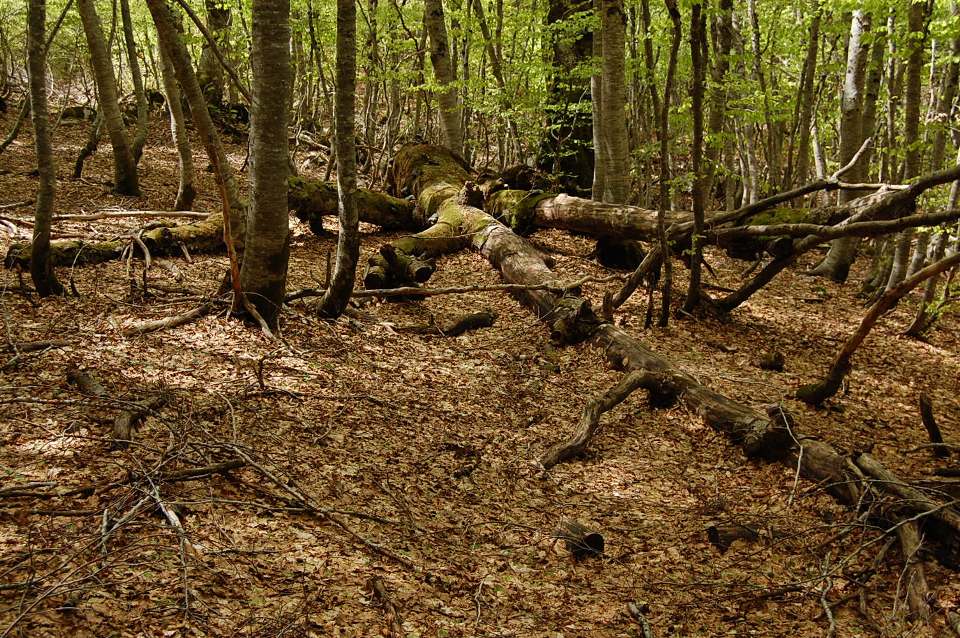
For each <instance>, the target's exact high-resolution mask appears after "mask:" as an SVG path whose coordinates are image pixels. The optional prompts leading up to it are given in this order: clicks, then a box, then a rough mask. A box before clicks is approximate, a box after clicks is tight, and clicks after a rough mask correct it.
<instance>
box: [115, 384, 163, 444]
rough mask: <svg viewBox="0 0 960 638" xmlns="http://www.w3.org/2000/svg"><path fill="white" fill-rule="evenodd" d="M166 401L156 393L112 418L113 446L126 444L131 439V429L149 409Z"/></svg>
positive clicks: (153, 408)
mask: <svg viewBox="0 0 960 638" xmlns="http://www.w3.org/2000/svg"><path fill="white" fill-rule="evenodd" d="M165 401H166V397H164V396H163V395H158V396H155V397H151V398H149V399H146V400H145V401H141V402H139V403H137V404H136V405H135V407H132V408H130V409H127V410H124V411H123V412H121V413H120V414H118V415H117V416H116V418H115V419H114V420H113V438H114V440H115V442H114V444H113V445H114V447H115V448H123V447H126V446H127V443H129V442H130V441H131V440H132V439H133V431H134V429H135V428H136V427H137V426H138V425H139V424H140V422H141V421H143V419H144V418H145V417H146V416H147V415H148V414H150V412H151V411H153V410H155V409H157V408H159V407H160V406H162V405H163V404H164V402H165Z"/></svg>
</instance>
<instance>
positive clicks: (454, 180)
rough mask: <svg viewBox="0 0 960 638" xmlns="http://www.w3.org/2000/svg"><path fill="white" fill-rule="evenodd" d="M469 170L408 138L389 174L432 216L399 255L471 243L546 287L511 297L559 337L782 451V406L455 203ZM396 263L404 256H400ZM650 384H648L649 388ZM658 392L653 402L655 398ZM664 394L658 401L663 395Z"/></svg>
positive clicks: (719, 424) (758, 447)
mask: <svg viewBox="0 0 960 638" xmlns="http://www.w3.org/2000/svg"><path fill="white" fill-rule="evenodd" d="M469 179H470V174H469V173H468V172H467V170H466V169H465V168H464V167H463V165H462V164H461V163H460V162H459V160H458V159H457V158H455V157H454V156H452V155H451V154H450V153H449V151H447V150H445V149H443V148H441V147H436V146H429V145H411V146H406V147H404V148H402V149H401V150H400V151H399V152H398V153H397V155H396V157H395V159H394V165H393V171H392V173H391V176H390V181H391V183H392V184H393V185H394V188H395V189H397V190H395V191H394V194H395V195H404V196H406V195H413V196H414V197H415V198H416V200H417V203H418V206H419V207H420V208H421V209H424V210H425V211H428V212H429V213H430V215H435V216H436V220H437V222H436V223H435V224H434V225H433V226H431V227H430V228H428V229H427V230H425V231H422V232H420V233H417V234H415V235H411V236H409V237H404V238H401V239H399V240H397V241H395V242H392V243H391V249H392V250H393V251H394V252H395V253H396V254H398V255H401V256H403V255H406V256H411V257H413V258H423V257H425V256H429V255H438V254H441V253H444V252H452V251H455V250H459V249H460V248H463V247H466V246H470V247H472V248H473V249H474V250H477V251H478V252H479V253H480V254H481V255H483V256H484V257H485V258H486V259H487V260H488V261H489V262H490V264H491V265H492V266H493V267H494V268H496V269H497V270H499V271H500V273H501V275H502V276H503V278H504V279H505V280H506V281H507V282H508V283H515V284H524V285H531V284H533V285H544V284H546V287H545V289H543V290H539V289H537V290H534V289H528V290H520V291H517V292H516V293H515V294H516V297H517V298H518V299H519V300H520V301H521V302H522V303H524V304H525V305H527V306H528V307H530V308H532V309H533V310H534V311H535V312H536V313H537V314H538V316H540V318H541V319H543V320H544V321H545V322H547V324H548V325H549V327H550V332H551V337H552V339H553V340H554V341H555V342H557V343H562V344H572V343H577V342H581V341H585V340H591V341H592V343H594V344H596V345H598V346H600V347H602V348H603V349H604V350H605V351H606V352H607V355H608V358H609V359H610V360H611V362H612V363H613V364H614V365H615V366H616V367H617V368H620V369H623V370H624V371H626V372H637V373H638V375H639V376H643V375H644V374H648V375H651V376H649V377H648V378H650V379H653V378H657V379H662V380H663V382H662V384H661V386H660V387H659V388H655V390H654V391H653V395H654V396H655V397H657V398H662V400H663V401H666V400H667V398H670V399H672V397H673V396H675V395H676V394H679V396H680V399H681V401H682V402H683V403H684V404H685V405H686V406H687V407H689V408H690V409H691V411H693V412H694V413H696V414H698V415H699V416H700V417H701V418H703V419H704V421H705V422H706V423H707V424H709V425H710V426H711V427H713V428H715V429H717V430H718V431H721V432H724V433H725V434H727V435H728V436H729V437H730V438H731V439H732V440H734V442H736V443H737V444H738V445H740V446H741V448H742V449H743V450H744V451H745V452H746V453H747V454H748V455H750V456H763V457H768V458H778V457H782V456H783V455H785V454H786V453H787V452H788V450H789V447H790V443H791V439H790V436H789V432H788V431H787V428H786V427H785V422H784V419H783V418H782V417H781V415H780V414H779V413H771V414H766V413H763V412H758V411H756V410H753V409H751V408H748V407H746V406H744V405H742V404H740V403H737V402H735V401H732V400H730V399H728V398H727V397H724V396H723V395H721V394H719V393H717V392H714V391H712V390H710V389H708V388H706V387H704V386H703V385H702V384H701V383H700V382H699V381H697V380H696V379H694V378H693V377H691V376H690V375H688V374H685V373H683V372H681V371H679V370H678V369H677V368H676V367H675V366H674V364H673V363H672V362H671V361H669V360H668V359H666V358H664V357H661V356H660V355H658V354H656V353H654V352H653V351H651V350H649V349H648V348H647V347H646V346H645V345H643V344H642V343H641V342H640V341H638V340H637V339H635V338H634V337H633V336H631V335H630V334H628V333H626V332H624V331H623V330H621V329H620V328H617V327H615V326H613V325H611V324H609V323H603V322H601V321H600V320H599V319H598V318H597V317H596V315H595V314H594V312H593V309H592V308H591V306H590V303H589V302H588V301H587V300H586V299H584V298H582V297H581V296H580V295H579V291H576V290H571V291H569V292H567V293H565V294H562V295H560V294H557V293H555V292H553V291H551V290H550V288H553V289H556V288H558V287H560V286H561V284H560V283H559V282H558V280H557V277H556V275H555V274H554V273H553V272H552V271H551V270H550V268H549V267H548V266H547V264H546V263H545V262H544V260H543V256H542V254H541V253H540V252H539V251H537V250H536V249H534V248H533V247H532V246H531V245H530V244H529V243H528V242H527V241H526V240H524V239H523V238H521V237H520V236H518V235H517V234H515V233H514V232H512V231H511V230H510V229H509V228H507V227H506V226H504V225H503V224H502V223H500V222H499V221H497V220H496V219H494V218H493V217H491V216H490V215H488V214H486V213H484V212H483V211H481V210H479V209H477V208H474V207H472V206H468V205H463V204H460V203H458V200H457V195H458V193H459V189H460V187H462V186H463V185H464V184H466V183H467V182H468V181H469ZM397 264H398V266H399V265H400V264H402V260H398V261H397ZM371 266H377V267H383V268H385V269H386V270H385V274H386V275H387V277H388V278H390V279H403V278H404V274H403V273H397V272H395V271H394V272H391V271H390V270H389V269H390V268H391V266H390V264H387V263H385V262H383V261H380V260H379V258H378V257H375V258H373V259H372V260H371ZM648 390H649V388H648ZM657 398H655V399H654V403H657V402H658V401H657ZM661 402H662V401H661Z"/></svg>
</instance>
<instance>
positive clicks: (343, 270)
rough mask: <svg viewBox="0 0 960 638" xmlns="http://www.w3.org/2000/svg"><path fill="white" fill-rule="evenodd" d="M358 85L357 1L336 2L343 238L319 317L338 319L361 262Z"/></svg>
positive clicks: (336, 120) (336, 121)
mask: <svg viewBox="0 0 960 638" xmlns="http://www.w3.org/2000/svg"><path fill="white" fill-rule="evenodd" d="M356 84H357V8H356V4H355V0H337V94H336V101H335V108H336V114H335V118H334V127H335V132H336V143H337V195H338V200H339V217H340V235H339V237H338V239H337V265H336V268H335V269H334V271H333V279H331V281H330V285H329V287H328V288H327V292H326V293H325V294H324V296H323V299H321V301H320V306H319V310H320V314H321V315H324V316H326V317H338V316H339V315H340V314H341V313H343V311H344V309H345V308H346V307H347V302H348V301H349V300H350V294H351V293H352V292H353V283H354V279H355V278H356V274H357V262H358V261H359V260H360V231H359V216H358V212H357V201H356V192H357V163H356V153H357V150H356V143H355V137H354V107H355V101H356V97H355V92H356Z"/></svg>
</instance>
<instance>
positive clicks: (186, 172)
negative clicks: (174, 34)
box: [159, 46, 197, 210]
mask: <svg viewBox="0 0 960 638" xmlns="http://www.w3.org/2000/svg"><path fill="white" fill-rule="evenodd" d="M159 49H160V75H161V78H162V79H163V91H164V93H165V94H166V96H167V108H168V109H169V110H170V135H171V136H172V137H173V142H174V145H175V146H176V147H177V159H178V161H179V165H180V166H179V172H180V184H179V186H178V187H177V199H176V201H175V202H174V204H173V209H174V210H190V209H191V208H192V207H193V200H194V198H195V197H196V196H197V191H196V187H195V186H194V167H193V149H191V148H190V137H189V136H188V135H187V129H186V120H185V118H184V115H183V104H182V103H181V101H180V100H181V96H180V86H179V84H177V74H176V71H175V70H174V68H173V63H172V62H171V61H170V56H169V55H167V53H166V50H165V49H164V48H163V47H162V46H161V47H159Z"/></svg>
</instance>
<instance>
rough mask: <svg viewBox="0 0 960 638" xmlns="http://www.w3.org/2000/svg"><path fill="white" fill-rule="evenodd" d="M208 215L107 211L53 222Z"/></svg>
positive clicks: (58, 217) (203, 216)
mask: <svg viewBox="0 0 960 638" xmlns="http://www.w3.org/2000/svg"><path fill="white" fill-rule="evenodd" d="M209 216H210V213H198V212H196V211H192V210H177V211H167V210H109V211H101V212H99V213H89V214H81V215H54V216H53V221H70V222H95V221H99V220H101V219H125V218H134V219H139V218H145V219H150V218H154V217H171V218H172V217H183V218H187V219H206V218H207V217H209Z"/></svg>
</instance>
